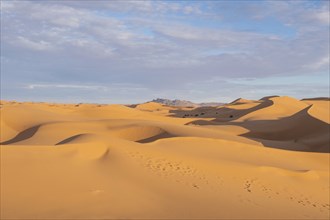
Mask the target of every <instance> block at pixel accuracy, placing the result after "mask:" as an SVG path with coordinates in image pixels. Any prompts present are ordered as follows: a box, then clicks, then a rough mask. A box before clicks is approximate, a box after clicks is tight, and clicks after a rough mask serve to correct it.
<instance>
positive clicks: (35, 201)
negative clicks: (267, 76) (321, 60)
mask: <svg viewBox="0 0 330 220" xmlns="http://www.w3.org/2000/svg"><path fill="white" fill-rule="evenodd" d="M329 104H330V101H329V99H326V98H322V99H306V100H297V99H294V98H290V97H265V98H263V99H260V100H256V101H254V100H246V99H238V100H235V101H234V102H232V103H230V104H227V105H224V106H221V107H200V108H187V107H170V106H164V105H160V104H158V103H152V102H151V103H144V104H141V105H132V106H124V105H97V104H77V105H75V104H52V103H27V102H24V103H19V102H9V101H2V102H1V110H0V111H1V124H0V125H1V132H0V138H1V139H0V141H1V147H0V150H1V219H134V218H135V219H136V218H138V219H148V218H149V219H328V218H329V212H330V204H329V189H330V188H329V187H330V179H329V164H330V157H329V155H330V154H329V122H330V119H329V117H330V116H329V110H330V107H329Z"/></svg>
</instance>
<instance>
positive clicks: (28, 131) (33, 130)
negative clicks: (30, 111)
mask: <svg viewBox="0 0 330 220" xmlns="http://www.w3.org/2000/svg"><path fill="white" fill-rule="evenodd" d="M40 126H41V125H37V126H34V127H31V128H28V129H25V130H24V131H21V132H19V133H18V134H17V135H16V136H15V137H14V138H12V139H10V140H8V141H4V142H1V143H0V144H1V145H8V144H14V143H16V142H20V141H24V140H26V139H29V138H31V137H32V136H33V135H34V134H35V133H37V131H38V130H39V128H40Z"/></svg>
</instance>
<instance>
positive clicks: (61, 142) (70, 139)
mask: <svg viewBox="0 0 330 220" xmlns="http://www.w3.org/2000/svg"><path fill="white" fill-rule="evenodd" d="M82 135H84V134H77V135H74V136H72V137H69V138H66V139H64V140H62V141H60V142H58V143H56V144H55V145H62V144H67V143H69V142H71V141H73V140H75V139H77V138H79V137H81V136H82Z"/></svg>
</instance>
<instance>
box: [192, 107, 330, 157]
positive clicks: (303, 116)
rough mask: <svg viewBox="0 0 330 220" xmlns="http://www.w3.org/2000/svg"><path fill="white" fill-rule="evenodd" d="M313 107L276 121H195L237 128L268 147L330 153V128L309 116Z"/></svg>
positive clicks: (246, 135) (198, 123) (245, 135)
mask: <svg viewBox="0 0 330 220" xmlns="http://www.w3.org/2000/svg"><path fill="white" fill-rule="evenodd" d="M311 107H312V106H308V107H306V108H305V109H303V110H301V111H299V112H297V113H295V114H293V115H291V116H288V117H283V118H280V119H277V120H251V121H243V122H236V121H227V122H223V121H222V122H219V120H217V119H214V120H211V121H206V120H196V121H193V122H190V123H188V124H195V125H200V126H203V125H215V126H216V125H219V126H221V125H222V126H225V125H236V126H240V127H243V128H245V129H247V130H249V131H248V132H246V133H244V134H241V135H239V136H242V137H246V138H249V139H251V140H254V141H257V142H260V143H262V144H263V145H264V146H265V147H271V148H277V149H285V150H292V151H304V152H318V153H329V152H330V125H329V124H328V123H326V122H324V121H321V120H319V119H317V118H314V117H313V116H311V115H310V114H309V113H308V110H309V109H310V108H311Z"/></svg>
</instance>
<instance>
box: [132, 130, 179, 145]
mask: <svg viewBox="0 0 330 220" xmlns="http://www.w3.org/2000/svg"><path fill="white" fill-rule="evenodd" d="M173 137H176V136H174V135H172V134H169V133H167V132H165V133H161V134H158V135H155V136H152V137H149V138H145V139H141V140H138V141H135V142H138V143H141V144H145V143H150V142H154V141H157V140H159V139H164V138H173Z"/></svg>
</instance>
